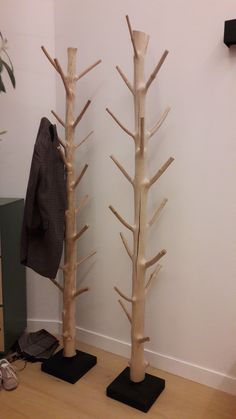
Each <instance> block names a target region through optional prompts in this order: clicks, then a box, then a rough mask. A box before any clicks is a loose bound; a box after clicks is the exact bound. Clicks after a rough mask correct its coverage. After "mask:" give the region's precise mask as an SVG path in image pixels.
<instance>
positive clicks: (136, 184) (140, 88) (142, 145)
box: [106, 16, 174, 383]
mask: <svg viewBox="0 0 236 419" xmlns="http://www.w3.org/2000/svg"><path fill="white" fill-rule="evenodd" d="M126 20H127V24H128V28H129V33H130V39H131V42H132V45H133V51H134V81H133V84H131V83H130V82H129V80H128V79H127V77H126V75H125V74H124V73H123V71H122V70H121V69H120V67H118V66H116V69H117V71H118V73H119V74H120V76H121V77H122V79H123V81H124V82H125V84H126V86H127V87H128V89H129V90H130V91H131V93H132V94H133V98H134V121H135V132H134V133H133V132H132V131H130V130H129V129H128V128H126V127H125V126H124V125H123V124H122V123H121V122H120V121H119V119H118V118H117V117H116V116H115V115H114V114H113V113H112V112H111V111H110V110H109V109H108V108H107V109H106V110H107V112H108V113H109V114H110V115H111V117H112V118H113V119H114V121H115V122H116V123H117V124H118V125H119V126H120V128H121V129H123V131H125V133H126V134H128V135H129V136H130V137H131V138H132V139H133V140H134V145H135V173H134V178H133V179H132V177H131V176H130V175H129V173H128V172H127V171H126V170H125V168H124V167H123V166H122V165H121V164H120V163H119V162H118V160H117V159H116V158H115V157H114V156H110V157H111V159H112V160H113V162H114V163H115V164H116V166H117V167H118V169H120V171H121V172H122V173H123V175H124V176H125V177H126V179H127V180H128V181H129V182H130V184H131V185H132V186H133V190H134V224H133V225H131V224H129V223H128V222H127V221H126V220H125V219H124V218H123V217H122V216H121V215H120V214H119V213H118V211H117V210H115V209H114V208H113V206H112V205H110V206H109V208H110V210H111V211H112V212H113V214H114V215H115V216H116V217H117V219H118V220H119V221H120V222H121V223H122V224H123V225H124V226H125V227H126V228H127V229H129V230H130V231H132V233H133V252H132V251H131V249H130V248H129V245H128V242H127V240H126V239H125V237H124V235H123V234H122V233H120V236H121V240H122V242H123V245H124V247H125V250H126V252H127V254H128V256H129V258H130V259H131V261H132V296H131V297H129V296H126V295H125V294H124V293H123V292H122V291H120V290H119V288H118V287H114V289H115V291H116V292H117V293H118V294H119V296H120V297H122V298H123V299H124V300H126V301H128V302H129V303H131V304H132V313H131V314H130V312H129V310H128V309H127V308H126V306H125V304H124V303H123V301H122V300H121V299H119V300H118V301H119V303H120V305H121V307H122V309H123V311H124V313H125V314H126V316H127V318H128V320H129V322H130V324H131V360H130V379H131V381H133V382H136V383H139V382H141V381H143V380H144V379H145V370H146V367H147V365H148V363H147V362H146V361H145V360H144V343H145V342H148V341H149V340H150V339H149V337H147V336H145V334H144V326H145V298H146V293H147V291H148V289H149V288H150V284H151V282H152V281H153V279H154V278H155V277H156V276H157V274H158V272H159V270H160V268H161V266H160V265H159V264H157V265H156V268H155V269H154V271H153V272H152V273H151V274H150V276H149V279H148V280H147V281H146V272H147V269H148V268H150V267H151V266H153V265H154V264H156V263H157V262H158V261H159V260H160V259H161V258H162V257H163V256H164V255H165V254H166V250H165V249H163V250H161V251H160V252H159V253H157V254H156V255H155V256H154V257H152V258H151V259H149V260H147V259H146V254H145V253H146V252H145V250H146V230H147V228H148V227H150V226H152V224H153V223H154V222H155V221H156V219H157V218H158V216H159V214H160V212H161V210H162V209H163V208H164V206H165V205H166V202H167V199H166V198H165V199H164V200H163V201H162V203H161V204H160V206H159V207H158V208H157V209H156V210H155V211H154V213H153V215H152V217H151V218H150V220H149V221H148V220H147V197H148V191H149V189H150V188H151V186H152V185H154V183H155V182H156V181H157V180H158V179H159V178H160V176H161V175H162V174H163V173H164V172H165V171H166V169H167V168H168V167H169V165H170V164H171V163H172V162H173V161H174V159H173V157H170V158H169V159H168V160H167V161H166V162H165V163H164V164H163V165H162V166H161V168H160V169H159V170H158V171H157V172H156V173H155V175H154V176H152V177H151V178H148V176H147V173H146V163H147V162H146V161H147V151H146V148H147V141H149V140H150V138H151V137H152V136H153V135H154V134H155V133H156V132H157V131H158V129H159V128H160V127H161V125H162V124H163V122H164V120H165V118H166V117H167V115H168V113H169V110H170V108H169V107H168V108H167V109H166V110H165V111H164V113H163V115H162V116H161V118H160V119H159V121H157V123H156V124H155V125H154V127H153V128H152V129H151V130H148V129H147V128H146V119H145V99H146V94H147V91H148V89H149V87H150V85H151V84H152V82H153V80H154V79H155V77H156V76H157V73H158V72H159V70H160V68H161V67H162V64H163V63H164V61H165V59H166V56H167V54H168V51H164V53H163V54H162V57H161V59H160V61H159V62H158V63H157V65H156V67H155V69H154V70H153V72H152V73H151V75H150V77H149V78H148V80H147V81H145V74H144V64H145V54H146V50H147V46H148V41H149V36H148V35H147V34H145V33H143V32H140V31H133V30H132V27H131V24H130V21H129V17H128V16H126Z"/></svg>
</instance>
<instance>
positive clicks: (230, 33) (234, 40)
mask: <svg viewBox="0 0 236 419" xmlns="http://www.w3.org/2000/svg"><path fill="white" fill-rule="evenodd" d="M224 43H225V45H227V47H231V45H235V44H236V19H232V20H226V21H225V31H224Z"/></svg>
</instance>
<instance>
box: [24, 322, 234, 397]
mask: <svg viewBox="0 0 236 419" xmlns="http://www.w3.org/2000/svg"><path fill="white" fill-rule="evenodd" d="M43 328H44V329H47V330H48V331H49V332H50V333H52V334H53V333H54V334H58V333H61V322H60V321H58V320H44V319H28V331H31V332H32V331H36V330H39V329H43ZM76 330H77V338H78V340H80V341H82V342H85V343H88V344H90V345H93V346H95V347H98V348H101V349H104V350H105V351H108V352H112V353H114V354H117V355H121V356H124V357H126V358H129V356H130V344H129V343H127V342H123V341H121V340H118V339H114V338H112V337H109V336H105V335H102V334H100V333H96V332H93V331H91V330H86V329H83V328H80V327H77V328H76ZM145 354H146V359H147V361H149V363H150V365H151V366H152V367H155V368H158V369H161V370H164V371H167V372H170V373H172V374H176V375H179V376H181V377H184V378H187V379H189V380H192V381H196V382H198V383H201V384H205V385H207V386H210V387H213V388H215V389H217V390H221V391H225V392H227V393H230V394H233V395H236V377H232V376H229V375H227V374H222V373H221V372H218V371H214V370H211V369H207V368H204V367H201V366H200V365H195V364H192V363H189V362H186V361H183V360H181V359H177V358H174V357H170V356H168V355H164V354H160V353H157V352H154V351H150V350H148V349H146V350H145Z"/></svg>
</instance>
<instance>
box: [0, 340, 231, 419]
mask: <svg viewBox="0 0 236 419" xmlns="http://www.w3.org/2000/svg"><path fill="white" fill-rule="evenodd" d="M79 348H80V349H81V350H83V351H86V352H88V353H91V354H94V355H96V356H97V357H98V364H97V365H96V366H95V367H94V368H92V369H91V370H90V371H89V372H88V373H87V374H86V375H85V376H84V377H82V378H81V379H80V380H79V381H78V382H77V383H76V384H74V385H72V384H69V383H66V382H64V381H61V380H58V379H56V378H55V377H52V376H50V375H48V374H45V373H42V372H41V370H40V364H39V363H36V364H30V363H28V364H27V367H26V369H25V370H24V371H22V372H20V373H19V374H20V385H19V387H18V388H17V389H16V390H14V391H12V392H7V391H5V390H2V391H1V392H0V418H1V419H26V418H27V419H90V418H96V419H132V418H144V417H147V418H150V419H236V397H234V396H231V395H229V394H226V393H223V392H220V391H217V390H214V389H212V388H210V387H206V386H203V385H201V384H197V383H194V382H192V381H189V380H185V379H184V378H180V377H177V376H175V375H172V374H168V373H165V372H164V371H159V370H157V369H154V368H149V370H148V372H149V373H151V374H153V375H157V376H158V377H161V378H164V379H165V380H166V388H165V390H164V392H163V393H162V394H161V395H160V397H159V398H158V399H157V401H156V403H155V404H154V405H153V406H152V408H151V409H150V410H149V412H148V413H142V412H140V411H138V410H136V409H133V408H131V407H129V406H126V405H124V404H122V403H119V402H116V401H115V400H112V399H109V398H108V397H106V395H105V389H106V387H107V385H108V384H110V383H111V381H113V379H114V378H115V377H116V376H117V375H118V374H119V373H120V372H121V371H122V370H123V369H124V368H125V367H126V366H127V361H126V360H125V359H124V358H122V357H120V356H117V355H113V354H111V353H109V352H105V351H103V350H100V349H97V348H94V347H91V346H89V345H86V344H82V343H81V344H80V345H79ZM15 365H18V366H19V367H20V365H22V362H21V361H18V362H17V363H16V364H15Z"/></svg>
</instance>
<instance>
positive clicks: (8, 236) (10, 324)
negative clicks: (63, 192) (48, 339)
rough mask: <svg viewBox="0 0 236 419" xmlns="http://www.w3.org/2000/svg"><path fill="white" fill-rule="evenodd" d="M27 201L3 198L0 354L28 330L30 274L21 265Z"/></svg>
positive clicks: (0, 210)
mask: <svg viewBox="0 0 236 419" xmlns="http://www.w3.org/2000/svg"><path fill="white" fill-rule="evenodd" d="M23 210H24V200H23V199H16V198H0V352H2V353H5V352H8V351H9V349H10V348H11V346H12V345H13V344H14V342H15V341H16V340H17V339H18V338H19V336H20V335H21V334H22V333H23V331H24V330H25V328H26V275H25V267H24V266H22V265H21V264H20V235H21V226H22V218H23Z"/></svg>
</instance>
